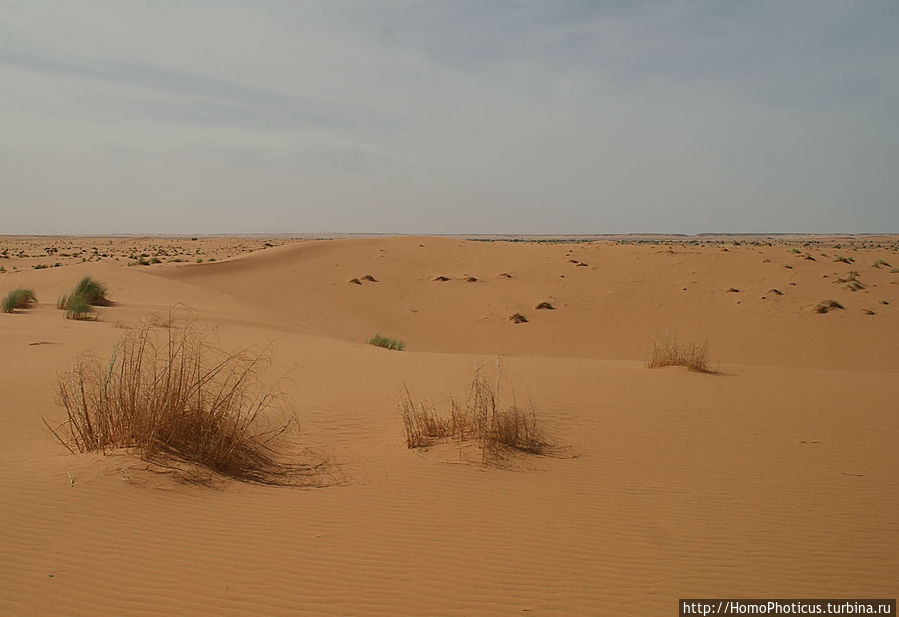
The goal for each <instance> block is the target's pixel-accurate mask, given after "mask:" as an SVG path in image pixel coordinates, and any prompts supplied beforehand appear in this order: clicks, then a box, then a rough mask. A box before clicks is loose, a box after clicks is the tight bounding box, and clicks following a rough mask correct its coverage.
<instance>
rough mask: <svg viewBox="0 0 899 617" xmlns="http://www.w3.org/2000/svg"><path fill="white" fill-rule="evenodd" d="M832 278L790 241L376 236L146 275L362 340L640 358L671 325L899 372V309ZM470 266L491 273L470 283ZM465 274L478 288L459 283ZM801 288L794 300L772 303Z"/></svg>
mask: <svg viewBox="0 0 899 617" xmlns="http://www.w3.org/2000/svg"><path fill="white" fill-rule="evenodd" d="M869 252H870V253H871V254H870V255H864V256H862V250H857V251H856V253H857V257H858V261H862V260H864V261H868V262H874V261H875V259H876V257H877V255H878V254H879V253H878V251H877V250H871V251H869ZM880 252H881V253H882V251H880ZM566 261H570V262H572V263H576V264H578V265H583V264H586V263H589V264H592V265H591V267H589V268H577V269H567V268H565V269H563V270H564V272H565V273H563V272H562V271H560V270H559V269H558V268H555V267H553V264H559V263H564V262H566ZM783 266H790V269H785V268H784V267H783ZM833 269H834V265H833V263H832V262H830V261H816V262H813V261H809V260H806V259H803V258H802V256H801V255H796V254H794V253H791V252H789V251H787V250H786V249H785V248H784V247H783V246H777V245H775V246H752V245H748V244H741V245H737V246H732V247H730V248H729V249H728V251H726V252H725V251H722V250H721V247H719V246H689V247H677V248H676V250H675V249H672V250H670V251H669V250H667V249H665V250H660V249H659V247H658V246H656V245H617V244H612V243H608V242H594V243H586V244H579V245H574V246H571V245H553V244H538V243H525V242H517V243H505V242H492V243H488V242H464V241H459V240H451V239H440V238H427V240H426V241H424V240H423V239H421V238H379V239H361V240H360V239H352V240H326V241H304V242H301V243H298V244H293V245H289V246H284V247H278V248H271V249H268V250H265V251H261V252H257V253H254V254H251V255H249V256H247V257H244V258H241V259H235V260H227V261H220V262H217V263H213V264H199V265H197V264H186V265H178V266H171V267H166V268H157V269H147V271H149V272H150V273H151V274H153V275H156V276H161V277H166V278H169V279H172V280H176V281H180V282H183V283H189V284H191V285H194V286H199V287H202V288H205V289H209V290H215V291H218V292H221V293H224V294H229V295H231V296H234V297H236V298H238V299H239V300H240V301H241V302H246V303H249V304H253V305H256V306H258V307H259V308H260V309H262V310H265V311H267V312H270V313H273V314H276V315H278V316H280V317H281V318H284V319H289V320H291V321H295V322H299V323H303V324H306V325H307V326H309V327H310V328H312V329H314V330H316V331H320V332H323V333H325V334H327V335H329V336H331V337H334V338H338V339H341V340H345V341H351V342H356V343H359V342H363V341H365V340H366V339H367V338H368V337H370V336H371V334H372V333H373V332H378V331H389V332H391V333H393V334H395V335H396V336H398V337H400V338H402V339H403V340H404V341H406V342H407V343H408V345H409V348H410V349H415V350H429V351H442V352H459V353H486V354H513V355H538V356H565V357H582V358H589V357H598V358H626V359H634V360H636V359H642V358H643V356H644V354H645V353H646V351H647V349H648V348H649V347H650V346H651V342H652V337H653V336H655V335H657V334H660V333H662V332H664V331H666V330H670V331H673V332H674V333H676V334H678V335H680V336H683V337H685V338H690V339H694V340H706V339H708V340H709V341H710V342H711V343H712V344H713V346H714V348H715V349H717V350H719V351H720V353H721V360H722V361H725V362H737V363H747V364H773V365H787V366H828V367H833V368H862V369H865V368H869V369H877V370H883V369H884V368H886V367H895V366H899V327H897V326H899V313H893V312H892V311H890V312H886V311H881V313H880V314H879V315H878V319H876V320H872V319H866V316H865V315H864V314H863V313H862V312H861V311H862V309H863V308H867V305H868V304H870V302H863V301H861V300H862V297H861V295H860V294H865V293H867V292H868V291H869V290H868V289H866V290H863V291H857V292H853V291H852V290H850V289H848V288H845V287H843V286H834V285H832V284H831V281H832V280H834V279H833V276H834V275H833ZM366 271H371V272H376V273H377V280H378V281H381V282H380V283H378V284H377V285H367V284H366V285H361V286H360V285H357V284H355V283H357V282H358V283H360V284H361V283H366V282H367V281H371V279H374V278H375V276H371V275H369V276H371V279H369V278H367V277H364V276H360V275H359V272H366ZM472 271H476V272H477V273H478V275H479V276H478V277H474V276H473V275H470V274H466V272H472ZM510 271H514V272H516V273H517V275H516V276H515V278H509V277H508V273H509V272H510ZM434 272H443V273H444V274H441V275H439V276H437V277H436V278H435V276H434ZM824 275H827V276H828V278H825V277H824ZM864 277H865V282H866V284H873V285H876V286H877V293H878V296H884V297H885V298H886V299H887V301H890V300H892V301H899V287H897V286H896V285H892V283H893V282H895V281H894V280H893V279H896V278H897V277H896V275H894V274H891V273H890V272H889V270H888V269H886V268H879V269H878V268H869V269H868V270H866V271H865V272H864ZM435 280H436V281H443V282H447V284H446V285H439V286H435V285H434V284H433V283H432V281H435ZM465 280H468V281H472V280H477V283H478V284H476V285H454V284H451V283H450V281H462V282H464V281H465ZM347 281H350V283H353V284H350V285H347V283H346V282H347ZM788 286H791V293H790V294H789V295H785V296H783V297H780V298H779V301H778V302H777V303H771V302H765V300H766V299H767V298H768V297H770V295H771V294H774V295H777V293H778V292H776V291H774V290H777V289H783V288H785V287H788ZM872 289H873V287H872ZM722 290H726V291H727V292H729V293H722ZM769 290H770V291H769ZM534 296H538V297H539V296H544V297H547V296H548V297H553V298H558V299H559V302H562V303H564V305H565V306H566V310H565V316H564V319H558V318H556V319H549V315H547V314H545V313H544V314H543V315H542V316H534V317H533V318H529V319H530V321H531V326H532V327H531V328H529V329H528V336H527V337H522V336H521V335H520V334H521V333H520V332H515V331H512V330H510V329H509V328H507V327H504V325H505V324H506V323H507V319H508V316H509V315H513V314H515V313H520V314H527V311H528V309H532V308H533V307H534V304H533V298H534ZM762 296H765V298H763V297H762ZM830 296H833V297H834V299H835V300H837V301H839V302H840V303H841V304H842V305H843V306H846V307H847V309H852V310H847V311H845V312H844V313H843V314H841V315H840V320H839V321H838V320H821V319H816V318H815V315H814V310H810V309H813V308H814V307H815V306H816V305H817V303H818V302H819V301H820V299H821V297H830ZM541 313H542V311H541ZM880 318H884V319H880Z"/></svg>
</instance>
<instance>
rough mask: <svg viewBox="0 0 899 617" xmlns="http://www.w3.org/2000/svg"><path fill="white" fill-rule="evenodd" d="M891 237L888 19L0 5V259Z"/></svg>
mask: <svg viewBox="0 0 899 617" xmlns="http://www.w3.org/2000/svg"><path fill="white" fill-rule="evenodd" d="M314 232H358V233H363V232H371V233H419V234H429V233H431V234H439V233H446V234H466V233H472V234H474V233H534V234H535V233H568V234H589V233H629V232H657V233H699V232H732V233H736V232H744V233H751V232H809V233H832V232H849V233H864V232H893V233H899V2H897V1H896V0H843V1H836V0H752V1H749V0H746V1H735V0H670V1H648V0H647V1H644V0H554V1H550V0H546V1H543V2H536V1H531V0H458V1H453V0H439V1H424V0H380V1H370V2H363V1H357V0H323V1H321V2H299V1H292V0H255V1H254V2H238V1H236V0H235V1H229V0H216V1H212V0H156V1H152V2H150V1H144V2H134V1H131V0H79V1H74V0H72V1H69V0H58V1H50V0H22V1H17V0H0V234H107V233H159V234H163V233H216V234H217V233H314Z"/></svg>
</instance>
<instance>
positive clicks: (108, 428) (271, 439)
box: [45, 318, 310, 484]
mask: <svg viewBox="0 0 899 617" xmlns="http://www.w3.org/2000/svg"><path fill="white" fill-rule="evenodd" d="M169 321H172V320H171V318H170V320H169ZM267 364H268V358H267V357H266V356H265V355H263V354H248V353H246V352H238V353H225V352H222V351H220V350H219V349H217V348H216V347H214V346H213V345H211V344H210V343H209V341H208V337H207V336H206V335H205V334H204V333H203V332H201V331H200V330H199V328H198V327H197V326H196V323H195V322H194V321H193V320H190V319H188V320H184V321H181V322H179V323H177V324H174V323H173V324H172V325H170V326H169V327H167V328H164V329H158V328H154V326H153V323H152V321H147V322H145V323H144V324H142V325H141V326H137V327H135V328H133V329H131V330H130V331H128V332H127V333H126V334H124V336H123V337H122V338H121V340H120V341H119V342H118V343H117V344H116V346H115V348H114V349H113V351H112V354H111V355H110V357H109V359H108V361H105V362H104V361H101V360H100V359H99V358H98V357H96V356H93V355H84V356H82V357H80V358H79V359H78V360H77V361H76V363H75V364H74V366H73V367H72V368H70V369H69V370H68V371H66V372H65V373H63V374H61V375H60V376H59V381H58V384H57V395H58V402H59V404H60V405H61V406H63V407H64V408H65V410H66V414H67V420H66V421H65V422H64V423H63V424H62V425H60V426H59V427H57V428H56V429H54V428H52V427H50V425H49V424H47V427H48V428H50V430H51V431H52V432H53V434H54V435H56V437H57V438H58V439H59V440H60V442H62V443H63V445H65V446H66V447H67V448H68V449H69V450H70V451H71V452H73V453H75V452H92V451H101V452H106V451H109V450H114V449H119V448H125V449H129V450H131V451H133V452H134V453H136V454H137V455H138V456H140V457H141V458H143V459H145V460H147V461H150V462H153V463H158V464H161V465H163V466H165V467H168V468H173V469H180V467H179V465H180V464H184V463H186V464H188V465H194V466H199V467H201V468H205V469H206V470H209V471H213V472H217V473H219V474H222V475H224V476H229V477H232V478H237V479H240V480H246V481H251V482H258V483H265V484H282V483H285V484H286V483H291V482H292V478H295V477H296V474H297V473H300V472H305V471H308V470H309V469H310V468H309V467H308V466H301V465H291V464H285V463H283V462H282V460H281V457H280V456H279V452H280V446H281V445H282V443H281V440H280V438H281V436H282V435H284V434H285V433H286V432H287V431H288V429H290V428H291V426H292V425H293V423H294V422H293V419H292V418H290V419H287V420H286V421H279V422H275V423H273V422H272V421H271V419H270V418H269V417H268V413H269V412H271V411H275V410H281V411H285V409H284V405H283V403H284V402H285V398H284V397H283V396H282V395H281V393H280V392H279V391H278V390H277V386H275V387H273V388H269V389H260V388H259V385H260V370H261V369H262V368H264V367H265V366H266V365H267ZM282 418H283V416H282ZM45 423H46V421H45ZM194 470H195V471H200V470H197V469H196V467H194ZM194 475H195V477H199V476H197V475H196V474H194Z"/></svg>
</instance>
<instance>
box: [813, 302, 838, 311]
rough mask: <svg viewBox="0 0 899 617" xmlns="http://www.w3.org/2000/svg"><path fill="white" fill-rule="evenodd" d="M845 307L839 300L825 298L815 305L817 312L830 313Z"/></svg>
mask: <svg viewBox="0 0 899 617" xmlns="http://www.w3.org/2000/svg"><path fill="white" fill-rule="evenodd" d="M843 308H845V307H844V306H843V305H842V304H840V303H839V302H837V301H836V300H824V301H823V302H819V303H818V306H816V307H815V312H816V313H828V312H830V311H833V310H835V309H840V310H842V309H843Z"/></svg>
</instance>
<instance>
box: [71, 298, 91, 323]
mask: <svg viewBox="0 0 899 617" xmlns="http://www.w3.org/2000/svg"><path fill="white" fill-rule="evenodd" d="M65 311H66V319H75V320H79V321H84V320H88V319H92V318H93V315H92V313H93V312H94V307H93V306H91V304H90V302H88V301H87V298H85V297H84V296H79V295H77V294H73V295H71V296H69V297H68V298H66V303H65Z"/></svg>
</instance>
